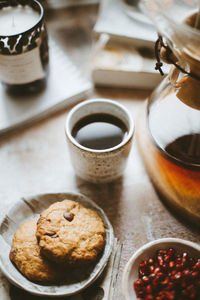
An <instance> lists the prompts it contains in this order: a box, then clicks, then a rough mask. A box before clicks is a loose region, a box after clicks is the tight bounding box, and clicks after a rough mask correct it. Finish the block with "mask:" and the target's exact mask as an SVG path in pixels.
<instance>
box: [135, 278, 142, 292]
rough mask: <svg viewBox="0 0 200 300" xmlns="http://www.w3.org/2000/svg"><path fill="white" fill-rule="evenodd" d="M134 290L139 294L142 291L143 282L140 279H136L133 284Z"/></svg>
mask: <svg viewBox="0 0 200 300" xmlns="http://www.w3.org/2000/svg"><path fill="white" fill-rule="evenodd" d="M134 289H135V291H136V292H139V291H141V290H142V289H143V281H142V280H141V279H138V280H136V281H135V282H134Z"/></svg>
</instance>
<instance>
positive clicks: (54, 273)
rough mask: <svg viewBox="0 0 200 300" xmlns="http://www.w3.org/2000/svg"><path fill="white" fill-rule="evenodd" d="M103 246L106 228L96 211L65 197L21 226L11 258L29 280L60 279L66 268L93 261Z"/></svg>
mask: <svg viewBox="0 0 200 300" xmlns="http://www.w3.org/2000/svg"><path fill="white" fill-rule="evenodd" d="M104 245H105V227H104V223H103V221H102V219H101V218H100V216H99V215H98V214H97V212H96V211H94V210H92V209H89V208H85V207H84V206H82V205H81V204H80V203H78V202H75V201H72V200H64V201H62V202H56V203H54V204H52V205H51V206H50V207H49V208H47V209H46V210H45V211H44V212H43V213H41V215H40V218H39V220H30V221H27V222H25V223H24V224H22V225H21V226H20V228H19V229H18V230H17V231H16V233H15V235H14V237H13V241H12V249H11V251H10V259H11V261H12V262H13V263H14V264H15V266H16V267H17V268H18V270H19V271H20V272H21V273H22V274H23V275H25V276H26V277H27V278H28V279H30V280H32V281H36V282H44V283H46V282H51V283H54V282H61V281H63V280H64V279H65V277H66V273H67V271H69V269H71V268H73V269H74V268H79V267H80V266H84V265H88V264H90V263H92V262H94V261H95V260H96V259H97V258H98V256H99V254H100V253H101V252H102V251H103V248H104Z"/></svg>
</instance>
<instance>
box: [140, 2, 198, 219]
mask: <svg viewBox="0 0 200 300" xmlns="http://www.w3.org/2000/svg"><path fill="white" fill-rule="evenodd" d="M140 5H141V9H142V11H143V12H145V13H146V14H147V16H149V17H150V18H151V20H152V22H153V23H154V24H155V25H156V28H157V30H158V32H159V35H160V36H159V39H158V41H157V42H156V56H157V60H158V63H157V69H159V70H160V72H161V73H162V61H165V62H167V63H171V64H172V67H171V70H170V73H169V75H168V76H167V77H166V78H165V79H164V80H163V81H162V82H161V84H160V85H159V86H158V87H157V88H156V89H155V90H154V92H153V93H152V95H151V97H150V98H149V100H148V104H147V109H146V116H145V121H146V122H145V125H146V129H147V130H146V133H148V135H147V136H148V138H147V139H146V140H145V139H143V137H142V138H140V139H143V141H142V142H140V149H141V153H142V156H143V159H144V162H145V164H146V168H147V171H148V172H149V175H150V177H151V179H152V181H153V183H154V185H155V187H156V189H157V191H158V192H159V194H160V195H161V196H162V197H163V199H165V200H166V201H167V203H168V204H170V205H171V206H172V207H173V208H175V210H177V211H178V212H180V213H181V215H183V216H185V217H186V218H187V220H188V219H190V220H191V221H192V222H194V223H195V224H198V225H200V222H199V221H200V11H199V10H200V1H199V0H141V2H140Z"/></svg>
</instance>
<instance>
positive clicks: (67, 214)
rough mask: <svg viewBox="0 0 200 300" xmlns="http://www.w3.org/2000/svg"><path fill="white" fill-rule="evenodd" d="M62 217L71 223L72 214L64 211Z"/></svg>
mask: <svg viewBox="0 0 200 300" xmlns="http://www.w3.org/2000/svg"><path fill="white" fill-rule="evenodd" d="M63 217H64V218H65V219H66V220H67V221H69V222H71V221H73V219H74V214H73V213H71V212H68V211H64V213H63Z"/></svg>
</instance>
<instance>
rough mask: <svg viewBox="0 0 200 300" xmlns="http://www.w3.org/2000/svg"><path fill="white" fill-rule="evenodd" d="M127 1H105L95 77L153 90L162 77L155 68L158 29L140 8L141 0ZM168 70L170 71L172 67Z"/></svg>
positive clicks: (103, 83)
mask: <svg viewBox="0 0 200 300" xmlns="http://www.w3.org/2000/svg"><path fill="white" fill-rule="evenodd" d="M126 1H128V0H115V1H112V0H102V1H101V4H100V10H99V15H98V19H97V22H96V24H95V26H94V36H95V38H96V39H97V42H96V45H95V47H94V49H95V50H94V55H93V57H92V65H93V67H92V80H93V82H94V84H95V85H101V86H118V87H137V88H146V89H152V88H154V87H155V86H156V85H157V84H158V83H159V82H160V81H161V80H162V77H161V76H160V74H159V72H157V71H155V58H154V43H155V41H156V39H157V32H156V29H155V27H154V26H153V24H152V23H151V22H150V21H149V20H148V19H147V18H146V17H145V16H144V15H143V14H142V12H141V11H140V10H139V8H138V6H137V4H138V1H132V2H133V4H132V5H131V6H130V5H128V4H127V3H126ZM128 2H130V1H128ZM134 3H135V6H134ZM164 72H165V73H167V72H168V67H166V68H164Z"/></svg>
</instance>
